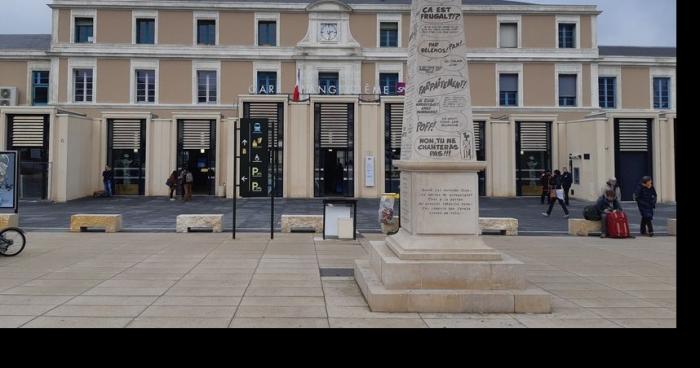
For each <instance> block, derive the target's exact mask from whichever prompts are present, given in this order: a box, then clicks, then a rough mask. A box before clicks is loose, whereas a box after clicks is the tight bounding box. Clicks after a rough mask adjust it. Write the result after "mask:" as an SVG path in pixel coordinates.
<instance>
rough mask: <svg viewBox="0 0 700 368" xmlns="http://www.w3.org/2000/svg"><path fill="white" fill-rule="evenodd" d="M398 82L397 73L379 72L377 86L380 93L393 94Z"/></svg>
mask: <svg viewBox="0 0 700 368" xmlns="http://www.w3.org/2000/svg"><path fill="white" fill-rule="evenodd" d="M398 83H399V73H380V74H379V88H380V89H381V91H380V94H382V95H385V96H395V95H396V91H397V84H398Z"/></svg>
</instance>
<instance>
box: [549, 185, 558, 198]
mask: <svg viewBox="0 0 700 368" xmlns="http://www.w3.org/2000/svg"><path fill="white" fill-rule="evenodd" d="M555 198H557V192H556V191H555V190H554V188H552V187H550V188H549V199H555Z"/></svg>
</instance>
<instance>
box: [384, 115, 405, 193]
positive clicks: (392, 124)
mask: <svg viewBox="0 0 700 368" xmlns="http://www.w3.org/2000/svg"><path fill="white" fill-rule="evenodd" d="M403 110H404V105H403V104H401V103H397V104H386V106H385V108H384V112H385V115H384V172H385V175H384V177H385V179H384V181H385V183H384V191H385V192H387V193H399V192H400V188H399V183H400V182H401V179H400V172H399V170H398V169H397V168H396V166H394V160H400V159H401V127H402V126H403Z"/></svg>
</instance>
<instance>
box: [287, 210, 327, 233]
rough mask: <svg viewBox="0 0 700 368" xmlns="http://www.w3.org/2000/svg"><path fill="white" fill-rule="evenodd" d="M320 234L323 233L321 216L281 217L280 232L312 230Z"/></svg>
mask: <svg viewBox="0 0 700 368" xmlns="http://www.w3.org/2000/svg"><path fill="white" fill-rule="evenodd" d="M312 229H313V231H314V232H315V233H317V234H320V233H322V232H323V215H282V232H283V233H291V232H295V231H306V230H312Z"/></svg>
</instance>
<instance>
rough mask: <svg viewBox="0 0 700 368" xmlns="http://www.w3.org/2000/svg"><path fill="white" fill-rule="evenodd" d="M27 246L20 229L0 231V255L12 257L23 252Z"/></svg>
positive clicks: (9, 228) (10, 228)
mask: <svg viewBox="0 0 700 368" xmlns="http://www.w3.org/2000/svg"><path fill="white" fill-rule="evenodd" d="M26 244H27V237H26V236H25V235H24V231H22V229H19V228H16V227H8V228H7V229H5V230H3V231H0V255H2V256H5V257H14V256H16V255H18V254H20V253H22V251H23V250H24V246H25V245H26Z"/></svg>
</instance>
